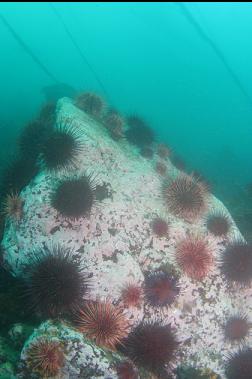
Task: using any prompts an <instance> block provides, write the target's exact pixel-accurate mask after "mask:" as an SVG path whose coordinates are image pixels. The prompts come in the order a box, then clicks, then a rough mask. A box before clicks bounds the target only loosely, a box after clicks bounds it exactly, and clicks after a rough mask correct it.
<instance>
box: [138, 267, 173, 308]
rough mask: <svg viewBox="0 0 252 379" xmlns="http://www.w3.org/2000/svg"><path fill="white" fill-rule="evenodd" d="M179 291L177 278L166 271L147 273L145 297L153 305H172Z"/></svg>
mask: <svg viewBox="0 0 252 379" xmlns="http://www.w3.org/2000/svg"><path fill="white" fill-rule="evenodd" d="M179 291H180V288H179V285H178V280H177V278H175V277H174V276H172V275H170V274H168V273H166V272H163V271H157V272H154V273H150V274H147V275H146V277H145V287H144V292H145V298H146V300H147V302H148V303H149V304H150V305H152V306H155V307H165V306H169V305H171V304H172V303H173V302H174V300H175V299H176V297H177V296H178V294H179Z"/></svg>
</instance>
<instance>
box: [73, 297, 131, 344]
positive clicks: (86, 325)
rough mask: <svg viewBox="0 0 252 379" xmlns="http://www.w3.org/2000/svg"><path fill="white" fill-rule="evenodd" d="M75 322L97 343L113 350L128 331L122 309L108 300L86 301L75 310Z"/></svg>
mask: <svg viewBox="0 0 252 379" xmlns="http://www.w3.org/2000/svg"><path fill="white" fill-rule="evenodd" d="M75 324H76V326H77V327H78V329H79V330H80V331H81V332H83V333H86V334H87V336H88V337H89V338H91V339H93V340H95V342H96V343H97V345H100V346H105V347H107V348H109V349H113V350H114V349H115V346H116V345H117V344H118V343H120V342H121V340H122V339H123V338H125V337H126V335H127V333H128V321H127V320H126V318H125V316H124V314H123V311H122V309H121V308H119V307H115V306H114V305H113V304H112V303H111V302H110V301H109V300H106V301H104V302H102V301H88V302H86V303H85V304H84V306H83V307H82V308H79V309H78V310H77V311H76V315H75Z"/></svg>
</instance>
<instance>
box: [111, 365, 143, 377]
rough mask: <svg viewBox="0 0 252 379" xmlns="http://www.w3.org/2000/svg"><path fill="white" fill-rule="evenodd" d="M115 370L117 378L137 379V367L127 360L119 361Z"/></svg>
mask: <svg viewBox="0 0 252 379" xmlns="http://www.w3.org/2000/svg"><path fill="white" fill-rule="evenodd" d="M116 371H117V375H118V379H138V372H137V369H136V367H134V365H133V364H132V363H131V362H129V361H124V362H120V363H119V364H118V365H117V366H116Z"/></svg>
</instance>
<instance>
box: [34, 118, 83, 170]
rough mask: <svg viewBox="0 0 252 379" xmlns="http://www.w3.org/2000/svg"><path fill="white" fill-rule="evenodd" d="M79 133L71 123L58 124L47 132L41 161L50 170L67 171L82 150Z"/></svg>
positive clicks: (73, 166) (70, 168)
mask: <svg viewBox="0 0 252 379" xmlns="http://www.w3.org/2000/svg"><path fill="white" fill-rule="evenodd" d="M82 147H83V144H82V141H81V133H80V131H79V130H78V129H76V128H74V127H73V126H72V125H70V126H64V125H60V126H58V127H57V129H54V130H53V131H51V133H49V135H48V136H47V138H46V139H45V141H44V143H43V145H42V149H41V151H42V161H43V163H44V165H45V167H46V168H47V169H48V170H50V171H57V170H65V171H69V170H72V169H74V168H76V166H77V159H78V153H79V152H80V151H81V150H82Z"/></svg>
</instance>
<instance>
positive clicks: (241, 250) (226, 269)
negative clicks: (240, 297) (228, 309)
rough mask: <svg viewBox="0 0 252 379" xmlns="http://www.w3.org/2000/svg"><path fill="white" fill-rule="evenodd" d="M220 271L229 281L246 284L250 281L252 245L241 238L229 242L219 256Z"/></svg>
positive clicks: (251, 276)
mask: <svg viewBox="0 0 252 379" xmlns="http://www.w3.org/2000/svg"><path fill="white" fill-rule="evenodd" d="M221 271H222V273H223V274H224V276H225V277H226V279H227V280H228V281H230V282H233V283H236V284H239V285H241V286H248V285H250V283H251V282H252V245H251V244H246V243H245V242H243V241H242V240H237V241H234V242H233V243H231V244H229V245H228V246H227V247H226V249H225V250H224V251H223V253H222V256H221Z"/></svg>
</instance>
